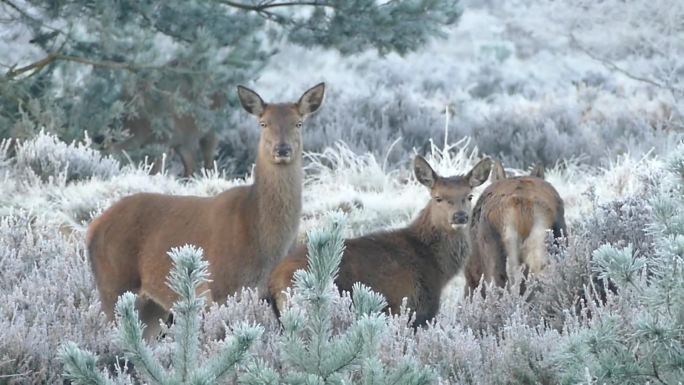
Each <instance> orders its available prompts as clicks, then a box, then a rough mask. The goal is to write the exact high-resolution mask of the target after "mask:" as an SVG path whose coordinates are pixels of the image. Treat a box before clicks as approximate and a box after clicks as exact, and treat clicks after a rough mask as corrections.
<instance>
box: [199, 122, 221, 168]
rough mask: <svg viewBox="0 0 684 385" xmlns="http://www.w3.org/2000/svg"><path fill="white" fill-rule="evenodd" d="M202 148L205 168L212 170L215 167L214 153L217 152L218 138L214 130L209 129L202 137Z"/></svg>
mask: <svg viewBox="0 0 684 385" xmlns="http://www.w3.org/2000/svg"><path fill="white" fill-rule="evenodd" d="M199 143H200V150H201V151H202V158H203V160H204V168H206V169H208V170H210V169H212V168H214V153H215V152H216V145H217V144H218V138H217V137H216V132H215V131H214V130H209V132H207V133H206V134H204V136H203V137H201V138H200V142H199Z"/></svg>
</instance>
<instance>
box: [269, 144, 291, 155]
mask: <svg viewBox="0 0 684 385" xmlns="http://www.w3.org/2000/svg"><path fill="white" fill-rule="evenodd" d="M273 156H275V157H276V158H280V159H289V158H290V157H291V156H292V146H290V145H289V144H285V143H280V144H276V145H275V146H274V147H273Z"/></svg>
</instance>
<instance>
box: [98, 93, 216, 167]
mask: <svg viewBox="0 0 684 385" xmlns="http://www.w3.org/2000/svg"><path fill="white" fill-rule="evenodd" d="M186 87H189V86H186ZM151 92H152V91H148V90H143V91H142V93H143V101H144V110H145V111H144V113H141V114H138V115H135V116H129V117H128V118H126V120H125V121H124V123H123V129H124V130H125V131H126V132H127V133H128V137H127V138H126V139H125V140H123V141H121V142H115V143H112V144H111V145H110V146H109V147H108V148H106V150H107V152H110V153H118V152H122V151H125V150H130V149H138V148H141V147H143V146H146V145H150V144H162V145H164V146H165V147H167V148H169V149H172V150H173V151H174V152H175V153H176V154H178V156H179V157H180V159H181V162H183V176H185V177H189V176H190V175H192V173H193V172H195V168H196V166H195V153H196V152H197V149H198V148H199V149H200V152H201V153H202V160H203V162H204V167H205V168H207V169H211V168H213V164H214V153H215V152H216V145H217V143H218V139H217V137H216V132H215V131H214V130H213V129H210V128H200V127H199V126H198V124H197V123H198V122H197V120H196V119H195V118H194V117H193V116H192V115H191V114H181V113H178V112H176V111H177V107H175V106H174V103H173V101H172V100H171V99H170V96H167V95H161V97H159V98H151V97H150V96H149V95H150V93H151ZM157 92H159V91H157ZM210 99H211V104H210V105H209V109H211V110H218V109H220V108H222V107H223V106H224V105H225V104H226V97H225V95H223V94H222V93H221V92H215V93H213V94H212V95H211V96H210ZM151 116H170V119H169V122H170V124H171V127H170V128H169V130H168V132H167V133H163V134H162V135H157V134H156V133H155V132H154V130H153V129H152V120H151ZM160 168H161V161H160V159H155V160H154V161H153V165H152V172H153V173H155V172H158V171H159V169H160Z"/></svg>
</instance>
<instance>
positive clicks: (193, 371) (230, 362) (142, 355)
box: [59, 245, 263, 385]
mask: <svg viewBox="0 0 684 385" xmlns="http://www.w3.org/2000/svg"><path fill="white" fill-rule="evenodd" d="M169 256H170V257H171V259H172V261H173V267H172V268H171V272H170V274H169V278H168V284H169V286H171V288H172V289H173V291H174V292H175V293H176V294H178V297H179V298H178V300H177V301H176V302H175V303H174V305H173V309H172V311H173V314H174V325H173V326H172V327H171V328H170V329H169V331H168V332H169V333H170V334H171V337H172V338H173V340H174V342H175V343H174V347H173V357H172V364H171V368H170V370H166V369H165V368H164V367H163V366H162V364H161V363H160V362H159V361H157V360H156V359H155V358H154V355H153V351H152V350H151V349H150V347H149V346H148V345H147V344H146V343H145V341H144V340H143V337H142V336H143V334H142V329H143V328H144V325H142V324H141V323H140V320H139V318H138V313H137V310H135V295H134V294H132V293H130V292H128V293H125V294H123V295H122V296H121V297H119V300H118V302H117V304H116V321H117V324H118V332H117V340H118V342H119V344H120V345H121V347H122V348H123V350H124V354H125V356H126V358H127V359H128V360H130V361H131V363H133V365H134V367H135V370H136V372H137V373H138V374H139V375H140V377H142V378H144V379H145V380H146V381H147V382H150V383H155V384H159V385H170V384H197V385H201V384H204V385H210V384H214V383H217V382H219V381H223V380H224V379H225V378H226V377H228V376H229V375H231V374H234V372H235V368H236V365H237V364H240V363H241V362H243V361H244V360H245V358H246V357H247V350H248V349H249V347H250V346H251V345H252V343H253V341H254V340H255V339H257V338H258V337H259V336H260V335H261V333H262V332H263V329H262V328H261V327H257V326H249V325H247V324H243V325H241V326H239V327H236V328H235V329H234V330H233V332H234V335H233V336H232V337H230V338H229V339H227V340H226V341H224V343H223V346H222V347H221V349H220V351H219V352H218V354H216V355H215V356H213V357H211V358H209V359H207V358H206V357H203V358H202V360H200V359H199V356H200V345H199V331H200V313H201V311H202V309H203V308H204V306H205V298H204V297H203V295H202V293H200V295H198V293H197V290H198V289H199V288H200V286H201V285H202V284H203V283H206V282H207V279H208V276H209V272H208V266H209V264H208V263H207V262H206V261H203V260H202V250H201V249H196V248H194V247H192V246H188V245H186V246H183V247H180V248H174V249H171V251H170V252H169ZM59 356H60V359H61V360H62V361H63V362H64V369H65V377H67V378H68V379H70V380H71V381H73V382H74V383H76V384H114V382H113V381H112V380H110V379H108V376H107V375H106V374H105V373H103V372H98V371H97V370H96V369H95V363H96V361H97V358H96V356H95V355H93V354H92V353H90V352H88V351H85V350H81V349H80V348H78V345H76V344H75V343H73V342H69V343H66V344H65V345H64V346H63V347H62V349H61V350H60V352H59Z"/></svg>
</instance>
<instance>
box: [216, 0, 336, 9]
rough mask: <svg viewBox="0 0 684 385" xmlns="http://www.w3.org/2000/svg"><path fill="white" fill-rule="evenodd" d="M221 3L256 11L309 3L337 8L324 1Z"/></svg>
mask: <svg viewBox="0 0 684 385" xmlns="http://www.w3.org/2000/svg"><path fill="white" fill-rule="evenodd" d="M218 2H219V3H221V4H224V5H227V6H230V7H234V8H239V9H242V10H245V11H255V12H261V11H264V10H266V9H269V8H277V7H293V6H298V5H308V6H312V7H328V8H335V6H334V5H333V4H330V3H327V2H323V1H286V2H282V3H275V2H273V3H262V4H259V5H249V4H244V3H240V2H237V1H231V0H218Z"/></svg>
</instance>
